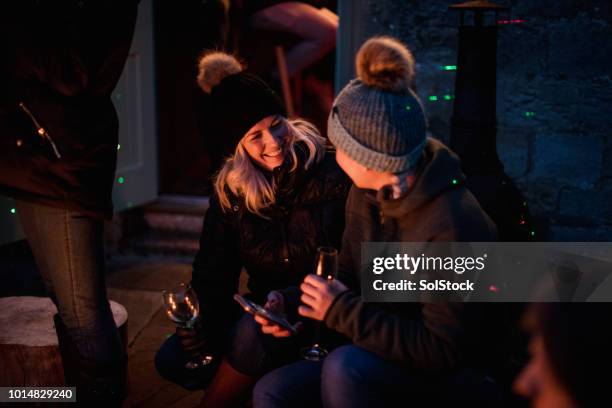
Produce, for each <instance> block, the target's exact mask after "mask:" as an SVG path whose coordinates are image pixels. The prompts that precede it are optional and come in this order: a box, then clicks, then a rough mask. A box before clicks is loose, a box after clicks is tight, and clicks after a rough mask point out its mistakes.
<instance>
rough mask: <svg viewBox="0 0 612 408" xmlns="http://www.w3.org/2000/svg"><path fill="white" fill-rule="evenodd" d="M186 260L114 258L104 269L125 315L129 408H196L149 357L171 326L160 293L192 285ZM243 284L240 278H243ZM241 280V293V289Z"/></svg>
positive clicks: (197, 396)
mask: <svg viewBox="0 0 612 408" xmlns="http://www.w3.org/2000/svg"><path fill="white" fill-rule="evenodd" d="M191 262H192V259H191V257H185V258H168V257H134V256H132V257H115V258H113V259H112V260H111V261H110V262H109V265H108V270H109V276H108V280H107V284H108V287H109V297H110V298H111V299H113V300H116V301H119V302H120V303H122V304H123V305H124V306H125V308H126V309H127V311H128V316H129V318H128V319H129V320H128V338H129V348H128V354H129V368H130V398H131V401H132V404H133V406H134V407H147V408H156V407H172V408H179V407H181V408H182V407H188V408H189V407H195V406H198V404H199V402H200V400H201V398H202V395H203V394H202V392H191V391H187V390H184V389H183V388H181V387H179V386H178V385H175V384H172V383H169V382H167V381H165V380H164V379H163V378H161V377H160V376H159V375H158V374H157V371H156V370H155V367H154V363H153V360H154V356H155V353H156V352H157V350H158V349H159V346H160V345H161V344H162V343H163V341H164V340H165V339H166V337H167V336H168V335H169V334H171V333H174V324H173V323H172V322H171V321H170V319H168V317H167V316H166V315H165V314H164V313H163V310H162V307H161V306H162V300H161V299H162V298H161V291H162V290H164V289H168V288H172V287H174V286H176V285H177V284H178V283H179V282H189V281H190V280H191ZM243 278H244V274H243ZM244 284H245V282H244V279H243V280H242V282H241V288H244Z"/></svg>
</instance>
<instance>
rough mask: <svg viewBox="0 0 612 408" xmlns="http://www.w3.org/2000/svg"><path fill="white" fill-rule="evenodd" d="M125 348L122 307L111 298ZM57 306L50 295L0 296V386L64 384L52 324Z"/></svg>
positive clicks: (125, 325)
mask: <svg viewBox="0 0 612 408" xmlns="http://www.w3.org/2000/svg"><path fill="white" fill-rule="evenodd" d="M110 305H111V310H112V311H113V317H114V319H115V324H116V325H117V327H118V330H119V335H120V337H121V341H122V343H123V347H124V349H125V347H126V344H127V318H128V314H127V311H126V310H125V308H124V307H123V306H122V305H120V304H119V303H117V302H114V301H112V300H111V301H110ZM56 313H57V308H56V307H55V305H54V304H53V302H52V301H51V299H49V298H44V297H33V296H20V297H5V298H0V367H1V369H0V387H9V386H17V387H26V386H31V387H34V386H39V387H42V386H48V387H53V386H55V387H58V386H63V385H64V368H63V366H62V359H61V356H60V351H59V346H58V342H57V334H56V332H55V328H54V326H53V316H54V315H55V314H56Z"/></svg>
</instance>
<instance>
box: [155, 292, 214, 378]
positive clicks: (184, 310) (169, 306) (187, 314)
mask: <svg viewBox="0 0 612 408" xmlns="http://www.w3.org/2000/svg"><path fill="white" fill-rule="evenodd" d="M162 296H163V298H164V308H165V309H166V314H167V315H168V317H169V318H170V319H171V320H172V321H173V322H174V323H176V325H177V326H179V327H182V328H185V329H189V330H195V329H194V325H195V322H196V321H197V320H198V316H199V315H200V304H199V303H198V297H197V296H196V294H195V291H194V290H193V288H192V287H191V285H186V284H184V283H182V282H181V283H180V284H179V287H178V288H176V289H173V290H164V291H162ZM212 360H213V357H212V356H211V355H203V356H198V357H196V358H195V359H193V360H191V361H188V362H187V363H186V364H185V368H187V369H189V370H195V369H196V368H199V367H202V366H205V365H208V364H210V363H211V362H212Z"/></svg>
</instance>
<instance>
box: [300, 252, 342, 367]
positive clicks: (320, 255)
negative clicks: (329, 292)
mask: <svg viewBox="0 0 612 408" xmlns="http://www.w3.org/2000/svg"><path fill="white" fill-rule="evenodd" d="M337 273H338V250H336V248H333V247H319V248H317V259H316V266H315V274H316V275H317V276H321V277H324V278H326V279H327V280H328V281H329V280H332V279H335V278H336V275H337ZM321 323H322V322H320V321H316V322H315V333H314V344H313V345H312V346H310V347H305V348H303V349H302V350H301V351H300V352H301V354H302V357H303V358H304V359H306V360H310V361H320V360H322V359H323V358H325V356H327V353H328V352H327V350H326V349H325V348H324V347H322V346H321V345H320V344H319V342H320V337H321Z"/></svg>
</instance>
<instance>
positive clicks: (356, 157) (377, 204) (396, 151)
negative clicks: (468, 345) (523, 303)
mask: <svg viewBox="0 0 612 408" xmlns="http://www.w3.org/2000/svg"><path fill="white" fill-rule="evenodd" d="M356 68H357V76H358V78H357V79H355V80H353V81H351V82H350V83H349V84H348V85H347V86H346V87H345V88H344V89H343V90H342V92H340V94H339V95H338V97H337V98H336V100H335V102H334V107H333V110H332V112H331V114H330V117H329V123H328V134H329V138H330V140H331V141H332V143H333V144H334V145H335V147H336V149H337V153H336V160H337V161H338V164H339V165H340V167H342V168H343V170H344V171H345V172H346V173H347V174H348V175H349V177H350V178H351V179H352V180H353V183H354V185H353V187H352V189H351V191H350V193H349V198H348V201H347V206H346V228H345V231H344V236H343V242H342V251H341V253H340V260H339V265H340V268H339V269H340V270H339V274H338V279H336V280H334V281H332V282H325V281H323V280H322V279H320V278H319V277H317V276H314V275H308V276H307V277H306V278H305V279H304V282H303V283H302V285H301V289H302V292H303V295H302V298H301V300H302V302H303V303H304V305H303V306H300V307H299V310H298V311H299V313H300V314H301V315H302V316H306V317H310V318H312V319H315V320H321V321H323V322H324V323H325V325H326V326H327V327H329V328H330V329H332V330H335V331H337V332H339V333H341V334H343V335H345V336H347V337H348V338H350V339H351V340H352V344H350V345H346V346H342V347H339V348H337V349H336V350H334V351H332V352H331V353H330V354H329V355H328V356H327V357H326V359H325V360H324V361H323V362H322V363H321V364H320V365H319V366H318V367H314V366H313V365H312V363H309V362H300V363H295V364H292V365H289V366H286V367H283V368H280V369H277V370H275V371H273V372H271V373H269V374H267V375H266V376H264V377H263V378H262V379H261V380H260V381H259V382H258V384H257V386H256V388H255V391H254V398H253V402H254V406H255V407H256V408H260V407H277V406H300V405H299V403H304V401H305V399H307V398H308V397H310V398H312V397H314V398H321V399H322V402H323V405H324V406H325V407H349V406H350V407H362V406H363V407H372V406H377V407H380V406H389V405H393V404H397V401H401V400H405V398H406V395H408V394H410V395H415V394H419V393H424V392H427V391H430V392H431V391H432V390H435V391H436V392H434V393H432V394H434V395H443V394H444V392H443V391H442V392H441V390H442V389H443V388H444V387H445V386H446V387H447V386H448V385H449V384H450V383H452V382H453V379H454V378H455V377H456V376H457V374H458V373H459V372H460V370H461V369H462V368H463V366H462V363H463V361H465V358H466V349H465V348H464V347H463V344H465V340H466V337H467V336H468V335H469V333H468V332H469V330H467V328H466V325H465V321H466V320H465V319H466V310H465V308H464V307H463V305H462V304H457V303H371V302H368V303H366V302H364V301H363V300H362V298H361V294H360V286H359V282H360V276H359V273H360V270H361V244H362V243H363V242H375V241H387V242H393V241H395V242H440V241H442V242H445V241H492V240H495V239H496V231H495V226H494V225H493V223H492V222H491V220H490V219H489V217H488V216H487V215H486V214H485V213H484V212H483V210H482V209H481V208H480V206H479V204H478V202H477V201H476V199H475V198H474V197H473V196H472V194H471V193H470V192H469V191H468V190H467V189H466V188H465V186H464V175H463V174H462V173H461V170H460V166H459V159H458V158H457V156H456V155H455V154H454V153H453V152H451V151H450V150H449V149H448V148H447V147H446V146H444V145H443V144H442V143H440V142H439V141H436V140H434V139H431V138H427V137H426V134H425V131H426V120H425V116H424V114H423V109H422V106H421V103H420V101H419V99H418V97H417V96H416V94H415V93H414V92H413V91H412V90H411V86H410V85H411V83H412V81H413V75H414V59H413V57H412V54H411V53H410V51H409V50H408V49H407V48H406V46H404V45H403V44H402V43H400V42H399V41H397V40H395V39H392V38H389V37H377V38H372V39H370V40H368V41H367V42H366V43H365V44H364V45H363V46H362V47H361V49H360V50H359V52H358V54H357V60H356ZM309 364H310V365H309ZM296 384H299V386H297V385H296ZM454 397H455V396H453V397H452V398H454ZM394 401H395V402H394ZM314 402H315V401H313V403H314Z"/></svg>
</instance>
